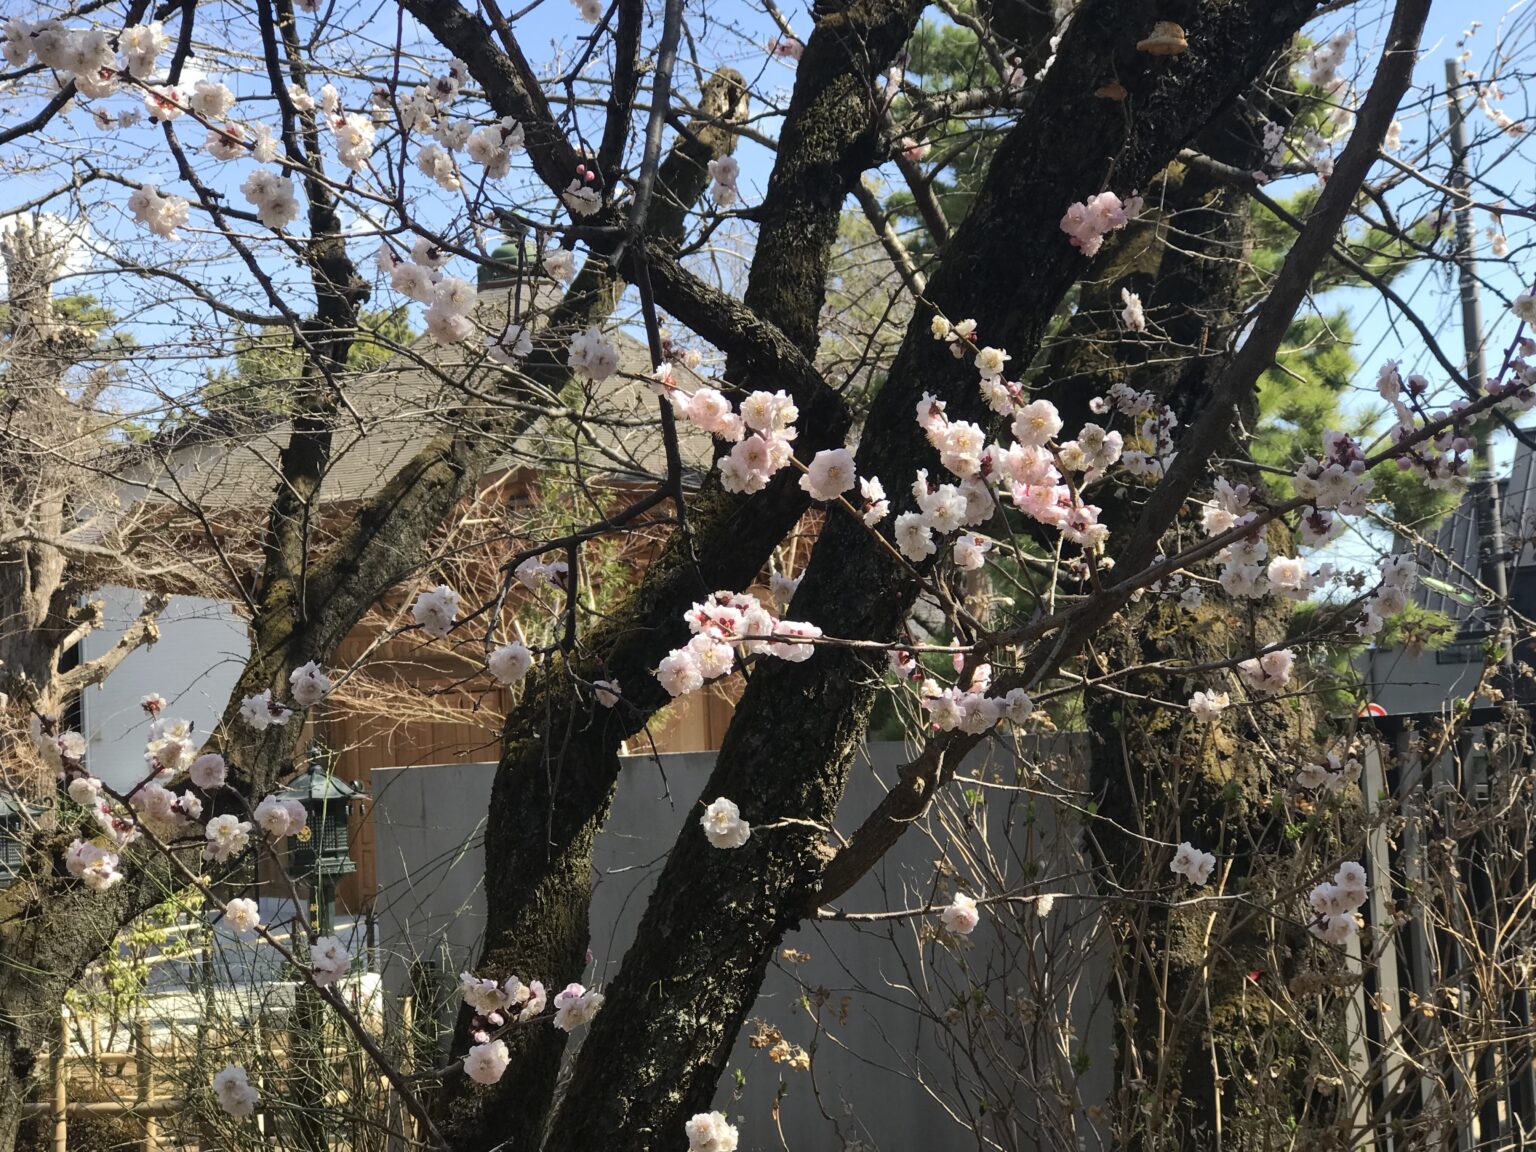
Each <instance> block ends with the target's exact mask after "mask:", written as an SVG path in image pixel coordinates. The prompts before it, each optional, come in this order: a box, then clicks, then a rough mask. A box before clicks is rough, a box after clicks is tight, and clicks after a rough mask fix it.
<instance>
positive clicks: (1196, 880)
mask: <svg viewBox="0 0 1536 1152" xmlns="http://www.w3.org/2000/svg"><path fill="white" fill-rule="evenodd" d="M1215 867H1216V857H1215V856H1213V855H1211V854H1210V853H1209V852H1202V851H1200V849H1198V848H1196V847H1195V846H1194V845H1193V844H1191V843H1190V842H1189V841H1187V840H1186V841H1185V842H1184V843H1182V844H1180V845H1179V850H1178V851H1177V852H1175V853H1174V854H1173V859H1172V860H1171V861H1169V863H1168V871H1170V872H1172V873H1173V874H1174V875H1175V876H1182V877H1184V879H1185V881H1187V882H1188V883H1189V884H1192V885H1193V886H1195V887H1196V888H1198V887H1200V886H1201V885H1203V884H1205V883H1206V881H1208V880H1209V879H1210V878H1211V871H1212V869H1214V868H1215Z"/></svg>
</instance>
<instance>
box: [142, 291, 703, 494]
mask: <svg viewBox="0 0 1536 1152" xmlns="http://www.w3.org/2000/svg"><path fill="white" fill-rule="evenodd" d="M551 302H552V301H550V302H546V301H545V300H540V301H539V302H538V304H539V305H541V306H542V307H541V308H540V311H541V312H542V311H545V310H547V307H548V303H551ZM512 308H513V302H512V294H511V292H510V291H509V290H508V289H506V288H500V289H496V288H493V289H489V290H484V291H482V292H481V295H480V307H479V313H478V316H479V319H480V320H481V322H482V323H484V324H485V325H486V326H487V327H489V328H493V329H495V328H499V327H500V326H501V325H502V324H504V323H505V322H506V321H507V319H509V318H510V316H511V314H512ZM522 312H523V315H525V316H526V315H527V314H528V311H527V304H526V302H523V305H522ZM534 323H535V324H537V323H538V321H537V319H535V320H534ZM608 339H610V340H611V341H612V342H613V343H614V344H615V346H616V347H617V349H618V352H619V373H618V374H617V375H615V376H612V377H610V378H609V379H608V380H606V381H604V382H603V383H602V384H601V385H597V386H595V387H592V388H590V389H589V390H588V393H587V394H586V395H585V396H579V397H577V398H576V400H575V401H570V397H569V395H568V396H567V397H566V400H567V401H569V402H570V403H571V408H572V409H574V410H575V411H577V412H579V414H580V419H579V420H577V419H573V418H569V417H564V418H552V417H540V418H539V419H538V420H537V421H536V422H535V423H534V424H533V426H532V427H531V428H529V429H528V430H526V431H525V432H523V433H522V434H521V435H520V436H518V437H516V438H515V439H511V440H508V442H507V443H506V444H504V445H502V446H501V448H500V450H499V451H498V452H497V453H496V455H495V457H494V458H493V460H492V462H491V463H490V464H489V466H488V467H487V472H499V471H502V470H504V469H507V468H515V467H525V468H530V469H535V470H546V469H549V468H553V467H558V466H564V467H567V468H574V469H576V470H578V471H579V473H580V474H581V475H582V476H583V477H585V478H587V479H589V480H594V481H613V480H645V479H647V478H651V477H657V476H660V475H662V474H664V473H665V470H666V465H665V454H664V448H663V442H662V436H661V427H660V418H659V414H658V407H657V399H656V397H655V396H654V395H653V394H652V393H651V392H650V391H649V390H648V389H647V388H646V387H645V385H644V383H643V382H642V381H641V380H640V379H637V378H638V377H644V376H645V375H646V374H648V373H649V372H650V369H651V363H650V355H649V352H648V350H647V349H646V347H645V345H644V344H642V343H641V342H640V341H638V340H636V339H634V338H633V337H632V336H630V335H628V334H627V333H625V332H624V331H623V330H615V331H612V332H610V333H608ZM501 371H502V370H501V369H500V367H499V366H498V365H496V364H495V363H493V362H491V361H488V360H487V359H486V358H485V356H484V349H483V348H482V347H481V346H480V344H479V342H478V341H477V340H474V339H471V340H469V341H466V342H464V343H463V344H459V345H452V346H444V345H440V344H438V343H437V342H435V341H433V340H431V339H430V338H428V337H423V338H421V339H420V340H418V341H417V342H416V344H415V345H414V346H413V347H412V349H411V350H410V353H409V354H406V355H400V356H397V357H395V358H394V359H393V360H391V361H390V362H389V363H388V364H387V365H385V366H384V367H383V368H381V369H379V370H377V371H375V372H371V373H368V374H366V375H360V376H357V377H355V378H353V379H350V380H348V381H346V382H345V384H344V386H343V392H344V394H345V396H346V401H347V403H346V405H344V406H343V408H342V410H341V411H340V412H339V413H338V414H337V416H336V419H335V422H334V444H333V450H332V458H331V462H330V467H329V468H328V469H327V471H326V474H325V477H324V480H323V482H322V485H321V499H322V501H324V502H333V501H350V500H358V499H362V498H365V497H367V496H369V495H370V494H372V493H373V492H375V491H377V490H378V489H379V488H380V487H381V486H382V485H383V484H385V483H386V482H387V481H388V480H389V479H390V477H392V476H393V475H394V474H395V473H396V472H398V471H399V470H400V469H401V468H402V467H404V466H405V464H406V463H407V462H409V461H410V459H411V458H412V457H413V456H414V455H415V454H416V453H417V452H418V451H419V450H420V449H421V448H422V447H423V446H424V445H425V444H426V443H427V442H428V441H429V440H430V439H431V438H432V437H433V436H434V435H436V434H437V433H439V432H442V431H444V430H445V429H449V428H451V427H454V426H458V425H461V424H462V423H463V422H464V421H466V420H468V419H472V418H477V417H480V416H483V415H485V414H486V413H487V412H489V411H492V410H494V406H493V404H491V403H488V402H487V399H486V398H487V397H489V396H490V395H491V394H492V392H493V390H494V381H495V378H496V376H497V374H499V373H500V372H501ZM684 382H685V383H688V384H689V386H690V387H691V386H692V385H693V384H696V383H697V381H691V382H690V381H686V380H685V381H684ZM465 385H467V387H466V386H465ZM678 431H679V436H680V440H681V447H682V455H683V462H684V465H685V467H688V468H689V469H690V470H691V471H693V472H694V473H695V474H698V473H702V472H703V471H705V470H707V469H708V468H709V467H710V464H711V459H712V445H711V441H710V438H709V437H708V436H707V435H704V434H703V433H700V432H698V431H697V430H695V429H693V428H692V427H691V426H689V425H687V424H681V425H680V426H679V429H678ZM291 433H292V426H291V424H290V423H289V422H288V421H286V420H279V421H277V422H274V423H271V424H269V425H268V426H265V427H263V426H261V424H260V423H259V422H257V421H252V422H251V423H250V424H248V425H247V426H246V427H245V428H243V429H227V428H226V429H213V430H210V429H208V428H207V427H205V428H203V429H201V430H198V431H196V432H195V434H194V435H192V436H189V437H186V438H185V439H184V440H183V441H182V442H181V443H180V444H179V446H176V447H174V448H170V449H169V450H162V451H159V452H154V451H153V450H146V451H144V453H143V455H142V456H141V459H140V460H139V461H138V463H137V465H136V466H135V467H134V468H133V469H132V470H131V473H130V477H131V480H132V481H135V482H137V483H136V485H135V486H143V487H145V488H147V491H148V494H149V496H150V497H151V498H152V499H153V498H158V499H165V500H170V501H173V502H176V503H179V504H185V505H192V504H195V505H197V506H199V507H201V508H203V509H204V510H206V511H215V510H219V509H231V508H237V507H244V506H258V507H259V506H264V505H265V504H266V503H267V502H268V501H269V500H270V498H271V495H272V492H273V490H274V488H275V486H276V483H277V479H278V474H279V473H278V461H279V455H280V453H281V451H282V450H283V448H284V447H286V445H287V443H288V440H289V438H290V436H291Z"/></svg>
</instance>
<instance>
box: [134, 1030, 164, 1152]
mask: <svg viewBox="0 0 1536 1152" xmlns="http://www.w3.org/2000/svg"><path fill="white" fill-rule="evenodd" d="M133 1065H134V1070H135V1071H136V1072H137V1073H138V1081H139V1100H138V1102H139V1104H140V1105H145V1104H153V1103H154V1102H155V1069H154V1048H153V1047H152V1045H151V1044H150V1038H149V1021H148V1020H145V1019H144V1018H142V1017H140V1018H139V1019H138V1020H135V1021H134V1022H133ZM144 1152H160V1122H159V1121H158V1120H156V1119H155V1113H154V1109H152V1108H146V1109H145V1110H144Z"/></svg>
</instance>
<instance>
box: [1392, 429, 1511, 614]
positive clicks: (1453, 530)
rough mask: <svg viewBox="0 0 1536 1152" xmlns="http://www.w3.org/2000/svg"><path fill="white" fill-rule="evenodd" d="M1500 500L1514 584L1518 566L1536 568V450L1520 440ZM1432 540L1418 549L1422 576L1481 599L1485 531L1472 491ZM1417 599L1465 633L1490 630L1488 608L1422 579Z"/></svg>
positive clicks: (1416, 594) (1442, 524) (1501, 484)
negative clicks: (1479, 586) (1479, 584)
mask: <svg viewBox="0 0 1536 1152" xmlns="http://www.w3.org/2000/svg"><path fill="white" fill-rule="evenodd" d="M1499 502H1500V517H1499V520H1500V523H1501V524H1502V525H1503V528H1504V543H1505V549H1506V551H1507V552H1508V553H1509V555H1510V558H1511V561H1512V563H1511V564H1510V567H1509V571H1508V576H1509V580H1510V584H1511V586H1513V584H1514V579H1515V576H1516V573H1517V572H1518V571H1519V570H1520V569H1522V568H1533V567H1536V547H1533V541H1536V452H1533V451H1532V450H1531V449H1530V448H1527V447H1526V446H1525V445H1524V444H1518V443H1517V444H1516V446H1515V458H1514V463H1513V465H1512V466H1511V468H1510V475H1509V476H1508V478H1506V479H1503V480H1500V481H1499ZM1430 544H1431V545H1432V547H1421V548H1420V549H1419V555H1418V559H1419V572H1420V575H1421V576H1425V577H1428V578H1429V579H1430V580H1431V581H1433V582H1439V583H1442V584H1448V585H1450V586H1451V587H1452V588H1454V589H1457V590H1459V591H1460V592H1461V595H1462V597H1469V598H1472V599H1473V600H1474V601H1475V600H1479V599H1481V594H1480V593H1479V592H1478V590H1477V585H1476V583H1475V578H1476V577H1477V576H1478V575H1479V568H1480V565H1481V564H1482V558H1481V553H1482V532H1481V529H1480V526H1479V516H1478V507H1477V499H1476V498H1475V494H1474V493H1472V492H1468V493H1466V494H1465V495H1464V496H1462V498H1461V502H1460V503H1459V504H1457V505H1456V508H1455V509H1454V510H1453V511H1452V512H1451V514H1450V515H1449V516H1447V517H1446V518H1445V519H1444V520H1443V521H1442V522H1441V523H1440V526H1439V527H1438V528H1436V529H1435V532H1434V534H1433V535H1432V536H1431V537H1430ZM1414 598H1415V600H1416V601H1417V602H1418V603H1419V604H1420V605H1421V606H1423V607H1424V608H1427V609H1429V610H1431V611H1434V612H1443V613H1444V614H1445V615H1447V616H1449V617H1450V618H1451V619H1452V620H1453V621H1455V622H1456V624H1457V626H1458V628H1459V630H1460V631H1461V632H1462V633H1463V634H1469V633H1478V632H1483V631H1487V630H1488V628H1489V626H1490V625H1489V622H1488V621H1486V620H1485V619H1484V616H1485V615H1486V609H1485V608H1484V607H1482V606H1481V605H1479V604H1477V603H1472V604H1468V603H1465V602H1464V600H1463V599H1461V598H1458V597H1457V596H1455V595H1451V594H1449V593H1448V592H1447V591H1445V590H1443V589H1440V588H1435V587H1432V586H1431V585H1430V584H1427V583H1424V582H1423V581H1422V580H1421V581H1420V583H1419V585H1418V586H1417V589H1416V591H1415V594H1414Z"/></svg>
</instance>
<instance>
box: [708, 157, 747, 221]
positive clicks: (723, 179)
mask: <svg viewBox="0 0 1536 1152" xmlns="http://www.w3.org/2000/svg"><path fill="white" fill-rule="evenodd" d="M709 178H710V180H712V181H713V183H712V184H711V185H710V187H709V194H710V195H711V196H713V197H714V200H715V203H716V204H718V205H719V206H720V207H722V208H729V207H731V206H732V205H733V204H735V203H736V202H737V201H738V200H739V199H740V198H741V193H740V190H739V189H738V188H737V187H736V181H737V180H739V179H740V178H741V165H740V163H738V162H737V160H736V157H734V156H721V157H719V158H718V159H716V160H711V161H710V162H709Z"/></svg>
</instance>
